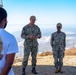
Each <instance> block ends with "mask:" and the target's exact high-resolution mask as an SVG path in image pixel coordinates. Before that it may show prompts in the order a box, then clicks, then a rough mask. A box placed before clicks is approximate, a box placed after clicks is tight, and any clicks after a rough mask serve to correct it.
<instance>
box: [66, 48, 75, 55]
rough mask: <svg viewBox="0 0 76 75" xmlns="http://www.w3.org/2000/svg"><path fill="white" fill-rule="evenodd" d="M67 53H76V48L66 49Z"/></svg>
mask: <svg viewBox="0 0 76 75" xmlns="http://www.w3.org/2000/svg"><path fill="white" fill-rule="evenodd" d="M65 55H76V48H71V49H68V50H66V51H65Z"/></svg>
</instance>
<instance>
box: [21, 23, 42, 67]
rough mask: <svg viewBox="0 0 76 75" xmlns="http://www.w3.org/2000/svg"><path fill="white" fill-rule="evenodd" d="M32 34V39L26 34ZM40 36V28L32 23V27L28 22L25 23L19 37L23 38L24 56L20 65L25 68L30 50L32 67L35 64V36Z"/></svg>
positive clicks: (36, 43)
mask: <svg viewBox="0 0 76 75" xmlns="http://www.w3.org/2000/svg"><path fill="white" fill-rule="evenodd" d="M30 35H33V36H34V39H32V40H31V39H29V38H28V36H30ZM38 35H39V36H40V37H41V31H40V28H39V27H38V26H37V25H34V26H33V27H31V26H30V24H28V25H26V26H24V27H23V29H22V33H21V37H22V38H23V39H25V41H24V58H23V63H22V66H23V67H24V68H26V66H27V63H28V57H29V55H30V52H31V56H32V67H35V66H36V56H37V52H38V42H37V38H36V36H38Z"/></svg>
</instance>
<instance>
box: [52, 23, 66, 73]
mask: <svg viewBox="0 0 76 75" xmlns="http://www.w3.org/2000/svg"><path fill="white" fill-rule="evenodd" d="M61 28H62V24H61V23H58V24H57V31H56V32H54V33H53V34H52V35H51V46H52V51H53V57H54V64H55V68H56V71H55V73H58V72H60V73H62V66H63V57H64V51H65V46H66V34H65V33H64V32H62V31H61Z"/></svg>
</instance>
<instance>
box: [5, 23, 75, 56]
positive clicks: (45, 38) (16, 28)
mask: <svg viewBox="0 0 76 75" xmlns="http://www.w3.org/2000/svg"><path fill="white" fill-rule="evenodd" d="M38 26H39V27H40V29H41V32H42V38H41V39H38V43H39V49H38V53H40V52H44V51H47V50H52V48H51V45H50V37H51V34H52V33H53V32H56V25H54V24H52V25H50V24H49V25H48V24H46V25H45V24H43V25H38ZM23 27H24V25H8V26H7V28H6V30H7V31H8V32H10V33H11V34H13V35H14V36H15V38H16V40H17V43H18V47H19V53H17V56H18V57H21V56H23V49H24V48H23V43H24V40H23V39H22V38H21V36H20V35H21V31H22V28H23ZM62 31H63V32H65V33H66V49H70V48H75V47H76V25H75V24H68V25H67V24H65V25H63V28H62Z"/></svg>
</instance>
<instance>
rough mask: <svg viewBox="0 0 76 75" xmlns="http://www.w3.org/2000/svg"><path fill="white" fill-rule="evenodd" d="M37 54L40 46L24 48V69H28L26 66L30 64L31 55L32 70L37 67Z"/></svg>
mask: <svg viewBox="0 0 76 75" xmlns="http://www.w3.org/2000/svg"><path fill="white" fill-rule="evenodd" d="M37 52H38V46H36V47H24V58H23V62H22V68H26V66H27V64H28V58H29V55H30V53H31V56H32V61H31V63H32V68H35V67H36V56H37Z"/></svg>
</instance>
